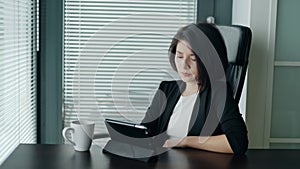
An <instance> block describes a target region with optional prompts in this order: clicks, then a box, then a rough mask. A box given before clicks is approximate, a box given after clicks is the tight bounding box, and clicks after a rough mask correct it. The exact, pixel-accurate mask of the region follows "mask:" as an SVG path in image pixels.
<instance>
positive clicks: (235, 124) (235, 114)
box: [220, 85, 248, 155]
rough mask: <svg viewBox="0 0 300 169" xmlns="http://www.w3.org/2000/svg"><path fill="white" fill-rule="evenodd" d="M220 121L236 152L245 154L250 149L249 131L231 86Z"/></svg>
mask: <svg viewBox="0 0 300 169" xmlns="http://www.w3.org/2000/svg"><path fill="white" fill-rule="evenodd" d="M227 86H228V85H227ZM220 123H221V127H222V130H223V132H224V133H225V135H226V137H227V139H228V142H229V144H230V146H231V148H232V150H233V152H234V154H236V155H241V154H244V153H245V152H246V151H247V149H248V135H247V133H248V131H247V128H246V124H245V122H244V119H243V118H242V115H241V113H240V111H239V108H238V105H237V103H236V102H235V100H234V99H233V96H232V92H231V90H230V88H229V87H227V94H226V102H225V107H224V112H223V114H222V118H221V120H220Z"/></svg>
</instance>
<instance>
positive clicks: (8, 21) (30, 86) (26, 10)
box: [0, 0, 36, 164]
mask: <svg viewBox="0 0 300 169" xmlns="http://www.w3.org/2000/svg"><path fill="white" fill-rule="evenodd" d="M35 4H36V1H35V0H14V1H11V0H9V1H4V0H1V1H0V164H1V163H2V162H3V160H4V159H5V158H6V157H7V156H8V155H9V154H10V153H11V152H12V151H13V150H14V149H15V148H16V146H18V144H19V143H35V142H36V5H35Z"/></svg>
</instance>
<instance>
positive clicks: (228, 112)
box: [142, 81, 248, 154]
mask: <svg viewBox="0 0 300 169" xmlns="http://www.w3.org/2000/svg"><path fill="white" fill-rule="evenodd" d="M220 86H221V85H219V86H218V85H217V87H214V88H213V91H214V92H212V87H211V86H207V87H206V88H205V89H203V90H202V91H201V92H199V94H198V97H197V100H196V102H195V105H194V108H193V112H192V116H191V120H190V124H189V132H188V136H200V135H201V136H211V135H212V136H213V135H221V134H225V135H226V137H227V139H228V141H229V144H230V146H231V148H232V149H233V151H234V153H235V154H244V153H245V152H246V150H247V148H248V137H247V129H246V125H245V122H244V120H243V118H242V116H241V114H240V112H239V108H238V105H237V104H236V102H235V101H234V99H233V96H232V91H231V90H230V88H229V87H228V86H229V85H227V86H226V85H225V88H224V87H220ZM223 86H224V84H223ZM184 89H185V83H184V82H183V81H163V82H161V84H160V86H159V89H158V90H157V92H156V94H155V96H154V98H153V100H152V103H151V105H150V107H149V108H148V110H147V112H146V115H145V117H144V119H143V121H142V124H143V125H145V126H147V127H148V128H149V129H150V132H151V133H152V135H154V136H155V135H158V134H161V133H164V132H166V130H167V128H168V124H169V120H170V117H171V115H172V113H173V109H174V108H175V105H176V103H177V102H178V100H179V98H180V96H181V93H182V91H183V90H184ZM222 95H223V96H224V97H222Z"/></svg>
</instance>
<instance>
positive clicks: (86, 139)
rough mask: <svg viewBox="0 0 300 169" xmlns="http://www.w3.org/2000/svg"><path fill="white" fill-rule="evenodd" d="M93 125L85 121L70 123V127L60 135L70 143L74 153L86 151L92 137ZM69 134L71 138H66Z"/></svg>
mask: <svg viewBox="0 0 300 169" xmlns="http://www.w3.org/2000/svg"><path fill="white" fill-rule="evenodd" d="M94 128H95V123H94V122H92V121H87V120H76V121H72V122H71V125H70V127H65V128H64V129H63V131H62V135H63V137H64V139H65V140H67V141H68V142H70V143H71V144H72V145H73V147H74V149H75V150H76V151H88V150H89V149H90V147H91V144H92V141H93V137H94ZM68 132H70V134H71V138H69V137H67V133H68Z"/></svg>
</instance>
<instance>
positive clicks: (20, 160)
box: [0, 144, 300, 169]
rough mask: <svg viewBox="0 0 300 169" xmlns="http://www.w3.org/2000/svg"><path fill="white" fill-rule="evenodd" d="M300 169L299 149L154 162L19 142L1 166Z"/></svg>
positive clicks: (177, 156) (174, 154)
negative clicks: (20, 143)
mask: <svg viewBox="0 0 300 169" xmlns="http://www.w3.org/2000/svg"><path fill="white" fill-rule="evenodd" d="M124 168H125V169H126V168H130V169H152V168H156V169H193V168H195V169H235V168H236V169H284V168H288V169H299V168H300V150H248V152H247V155H246V156H233V155H231V154H220V153H212V152H206V151H201V150H194V149H172V150H170V151H168V152H167V153H165V154H163V155H161V156H160V157H159V160H158V162H156V163H144V162H141V161H135V160H131V159H125V158H120V157H116V156H111V155H108V154H103V153H102V149H101V148H100V147H98V146H93V147H92V148H91V150H90V151H89V152H75V151H74V150H73V147H72V146H71V145H63V144H61V145H19V146H18V147H17V148H16V150H15V151H14V152H13V153H12V154H11V155H10V156H9V157H8V158H7V159H6V161H5V162H4V163H3V164H2V165H1V166H0V169H124Z"/></svg>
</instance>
